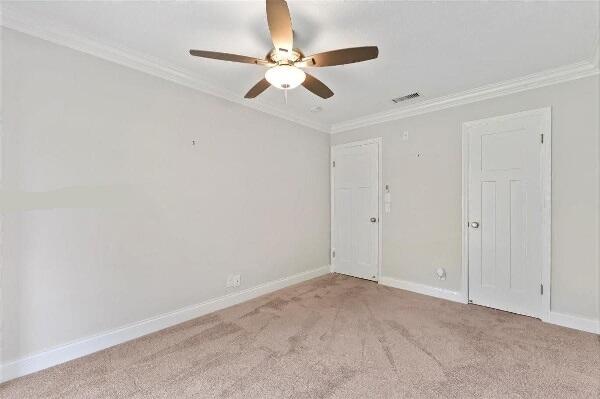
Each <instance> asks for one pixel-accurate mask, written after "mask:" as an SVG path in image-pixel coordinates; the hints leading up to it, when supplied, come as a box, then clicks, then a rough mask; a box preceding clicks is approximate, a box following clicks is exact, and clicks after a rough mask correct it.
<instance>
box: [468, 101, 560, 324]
mask: <svg viewBox="0 0 600 399" xmlns="http://www.w3.org/2000/svg"><path fill="white" fill-rule="evenodd" d="M533 115H539V116H540V117H542V118H543V127H542V129H541V130H542V131H540V132H539V133H542V134H544V143H543V144H541V148H540V151H541V160H540V163H541V165H540V170H541V176H540V179H541V185H542V189H541V190H542V197H543V204H541V205H542V208H543V212H542V275H541V279H540V280H541V281H540V282H541V283H542V284H543V285H544V295H543V296H542V306H541V309H540V315H539V316H540V318H541V319H542V320H544V321H546V320H547V318H548V317H549V316H548V315H549V313H550V298H551V295H552V294H551V291H552V287H551V284H550V281H551V278H550V276H551V271H552V258H551V256H552V255H551V254H552V109H551V107H546V108H539V109H534V110H530V111H523V112H517V113H514V114H508V115H501V116H497V117H492V118H485V119H479V120H475V121H469V122H464V123H463V124H462V218H461V220H462V268H461V270H462V279H461V295H462V297H463V298H464V301H465V302H468V300H469V242H468V241H469V234H468V227H467V226H468V223H469V219H468V218H469V201H468V198H469V192H468V189H469V145H468V143H469V139H468V137H467V136H468V128H470V127H473V126H478V125H483V124H488V123H494V122H497V121H501V120H507V119H514V118H521V117H523V116H533Z"/></svg>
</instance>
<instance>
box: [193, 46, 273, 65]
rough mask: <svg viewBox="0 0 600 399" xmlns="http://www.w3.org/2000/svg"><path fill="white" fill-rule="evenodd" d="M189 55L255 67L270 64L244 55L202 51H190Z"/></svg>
mask: <svg viewBox="0 0 600 399" xmlns="http://www.w3.org/2000/svg"><path fill="white" fill-rule="evenodd" d="M190 54H191V55H194V56H196V57H202V58H212V59H214V60H222V61H232V62H242V63H245V64H257V65H268V64H270V63H269V62H268V61H267V60H261V59H259V58H254V57H247V56H245V55H237V54H229V53H219V52H216V51H204V50H190Z"/></svg>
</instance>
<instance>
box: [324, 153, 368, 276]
mask: <svg viewBox="0 0 600 399" xmlns="http://www.w3.org/2000/svg"><path fill="white" fill-rule="evenodd" d="M332 155H333V161H334V162H335V166H334V167H333V168H332V178H333V179H332V180H333V210H332V211H333V215H332V216H333V232H332V233H333V235H332V263H333V267H334V270H335V272H337V273H343V274H347V275H350V276H354V277H360V278H364V279H368V280H377V278H378V262H379V226H378V223H379V219H378V218H379V216H378V215H379V143H377V142H366V143H356V144H355V145H354V144H345V145H341V146H336V147H333V151H332Z"/></svg>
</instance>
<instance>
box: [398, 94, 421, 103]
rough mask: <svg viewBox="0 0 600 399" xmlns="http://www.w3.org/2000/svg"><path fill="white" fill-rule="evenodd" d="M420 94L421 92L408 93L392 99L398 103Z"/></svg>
mask: <svg viewBox="0 0 600 399" xmlns="http://www.w3.org/2000/svg"><path fill="white" fill-rule="evenodd" d="M419 96H420V94H419V93H417V92H414V93H411V94H407V95H405V96H402V97H396V98H392V101H393V102H395V103H396V104H398V103H401V102H402V101H407V100H412V99H413V98H417V97H419Z"/></svg>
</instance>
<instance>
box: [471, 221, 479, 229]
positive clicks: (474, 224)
mask: <svg viewBox="0 0 600 399" xmlns="http://www.w3.org/2000/svg"><path fill="white" fill-rule="evenodd" d="M471 227H472V228H474V229H477V228H479V222H471Z"/></svg>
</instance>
